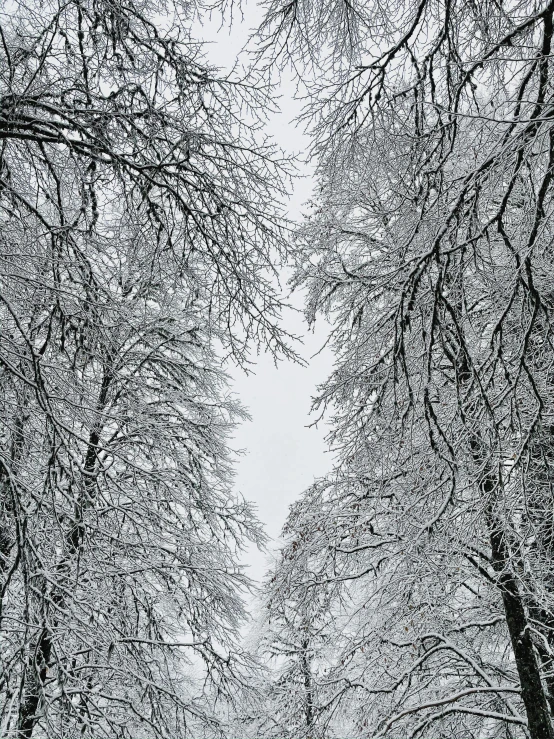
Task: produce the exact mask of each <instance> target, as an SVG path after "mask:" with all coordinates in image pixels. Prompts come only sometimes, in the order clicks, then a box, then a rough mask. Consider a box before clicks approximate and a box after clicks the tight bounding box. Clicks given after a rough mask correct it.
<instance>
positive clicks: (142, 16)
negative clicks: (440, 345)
mask: <svg viewBox="0 0 554 739" xmlns="http://www.w3.org/2000/svg"><path fill="white" fill-rule="evenodd" d="M185 10H186V9H185V7H184V6H181V5H179V4H173V5H170V4H164V5H163V6H161V5H158V4H156V3H151V2H147V1H145V2H143V1H141V2H134V0H130V1H129V2H124V1H120V0H69V2H64V3H59V2H57V1H56V0H46V2H41V3H38V2H34V0H31V2H19V0H16V2H14V3H11V4H10V6H9V7H6V8H4V10H3V11H1V12H2V16H1V18H0V21H1V22H0V138H1V151H0V283H1V291H0V383H1V387H2V392H1V398H0V404H1V407H0V495H1V500H0V524H1V530H0V573H1V574H0V576H1V590H0V595H1V600H0V641H1V649H0V651H1V654H2V657H1V659H2V668H1V670H0V726H1V727H2V728H1V730H0V733H2V736H15V737H18V738H20V739H25V738H29V737H31V736H38V735H48V736H49V737H58V736H59V737H62V736H63V737H67V736H77V735H79V736H84V737H95V739H97V738H98V737H102V736H104V737H110V738H113V737H121V738H122V739H123V738H124V737H133V738H136V737H137V736H141V737H145V736H152V737H154V736H156V737H158V736H159V737H167V736H179V737H184V736H194V737H195V738H196V737H200V736H204V735H214V734H221V733H222V732H223V728H222V722H221V713H222V712H221V710H218V709H216V708H215V704H216V703H217V702H219V704H221V705H223V704H225V703H229V702H231V703H232V701H233V700H234V696H235V695H236V693H237V691H238V690H239V689H241V687H242V686H243V685H244V683H245V681H246V680H248V679H250V678H249V675H250V674H251V672H252V670H253V669H254V664H253V662H252V661H251V660H250V658H249V657H248V655H246V654H245V653H244V651H243V650H242V649H241V648H240V646H239V641H238V630H239V627H240V625H241V623H242V622H243V620H244V618H245V611H244V607H243V603H242V597H241V594H242V593H243V592H244V590H245V589H246V588H248V587H249V581H248V578H246V577H245V575H244V573H243V572H242V569H241V567H240V566H239V564H238V559H237V558H238V554H239V552H240V550H241V548H242V547H243V546H244V544H245V542H247V541H255V542H260V541H261V539H262V535H261V532H260V529H259V525H258V523H257V521H256V519H255V516H254V515H253V512H252V510H251V508H250V507H249V505H248V504H247V503H246V502H244V501H242V500H241V499H240V498H238V497H237V496H235V495H234V493H233V492H232V488H231V482H232V470H231V457H230V452H229V447H228V435H229V432H230V430H231V428H232V426H233V424H234V423H235V422H236V420H237V419H240V418H241V417H243V416H244V412H243V411H242V410H241V408H240V406H239V405H238V404H237V403H236V401H235V400H234V399H233V398H232V397H231V396H230V395H229V393H228V390H227V377H226V375H225V373H224V371H223V366H224V361H223V360H224V356H229V355H230V356H232V357H233V358H234V359H235V361H237V362H239V363H242V364H243V365H245V364H246V363H247V362H248V348H249V346H251V345H252V344H253V343H254V344H256V343H257V344H259V345H260V344H261V345H264V346H267V347H268V348H269V350H270V351H272V352H274V353H278V352H284V353H288V352H289V349H288V347H287V346H286V344H285V337H284V335H283V333H282V332H281V331H280V329H279V328H278V327H277V323H276V321H277V317H278V313H279V308H280V302H279V299H278V297H277V295H276V291H275V288H274V287H273V284H274V283H273V278H272V274H273V272H274V270H275V264H276V263H277V261H278V259H279V255H282V254H283V238H282V235H283V230H282V229H283V223H282V221H281V220H280V217H279V207H278V197H279V192H280V188H281V185H280V182H281V179H280V177H281V167H280V165H279V163H275V162H274V160H273V159H272V152H271V150H270V149H269V148H267V147H265V146H259V145H257V144H256V141H255V127H256V123H255V113H256V109H257V107H258V106H259V105H261V104H262V103H263V100H264V91H263V90H259V89H257V88H256V87H255V86H253V85H251V84H249V83H245V82H240V81H233V80H231V79H221V78H219V77H218V76H217V74H216V72H215V71H214V70H211V69H209V68H208V67H206V65H205V64H204V63H203V62H202V60H201V58H200V57H199V52H198V45H197V44H195V43H194V42H193V41H192V40H191V39H189V38H188V37H187V35H186V31H185V29H186V27H187V13H186V12H185ZM190 10H191V11H192V9H190ZM187 12H188V11H187ZM245 120H246V121H254V123H252V126H253V128H251V129H249V128H248V126H247V125H246V124H245V123H244V122H243V121H245ZM271 203H275V205H271Z"/></svg>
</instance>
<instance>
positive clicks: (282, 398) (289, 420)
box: [194, 0, 332, 580]
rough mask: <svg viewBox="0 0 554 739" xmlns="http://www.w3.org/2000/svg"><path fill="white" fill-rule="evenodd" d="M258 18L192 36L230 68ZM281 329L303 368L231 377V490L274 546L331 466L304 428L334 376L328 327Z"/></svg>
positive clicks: (286, 98) (277, 122)
mask: <svg viewBox="0 0 554 739" xmlns="http://www.w3.org/2000/svg"><path fill="white" fill-rule="evenodd" d="M260 18H261V14H260V9H259V6H258V5H257V4H256V2H255V0H250V2H249V3H245V4H244V6H243V15H242V17H241V15H240V14H235V19H234V23H233V27H232V29H229V28H228V27H221V17H220V16H219V15H218V14H214V15H213V17H212V18H211V19H209V18H206V19H205V20H204V22H203V24H202V27H201V28H198V27H195V29H194V36H195V37H196V38H201V39H203V40H205V41H207V42H209V43H208V45H207V48H206V52H207V56H208V59H209V61H210V62H211V63H212V64H214V65H216V66H218V67H220V68H224V69H225V68H226V69H230V68H231V67H232V66H233V63H234V60H235V59H236V58H237V55H238V54H239V53H240V52H241V49H242V48H243V47H244V46H245V44H246V43H247V41H248V37H249V34H250V32H251V30H253V28H254V27H255V26H256V25H257V23H258V21H259V20H260ZM277 96H278V98H279V100H278V104H279V108H280V113H279V114H277V115H272V116H271V117H270V119H269V121H268V128H267V132H268V133H269V134H270V135H271V136H273V137H274V138H275V141H276V143H277V144H278V145H279V146H280V147H282V148H283V149H285V150H286V151H287V152H289V153H291V154H293V153H294V154H298V155H299V156H298V160H299V161H300V160H301V158H302V156H303V155H304V154H305V151H306V148H307V146H308V140H307V138H306V136H305V135H303V134H302V132H301V130H300V129H299V128H298V127H297V126H296V125H295V123H294V118H295V116H296V115H297V114H298V113H299V112H300V108H301V105H300V103H299V102H298V101H295V100H294V85H293V84H292V81H290V80H289V81H286V80H285V81H283V83H282V84H281V86H280V88H279V90H277V91H276V97H277ZM302 175H303V176H302V177H301V178H298V179H297V181H296V182H295V185H294V191H293V192H291V197H290V201H289V213H290V215H291V216H292V217H293V218H295V219H299V218H301V215H302V211H303V204H304V203H306V201H307V200H308V199H309V197H310V194H311V190H312V179H311V177H310V172H309V170H308V168H307V167H302ZM291 302H292V303H293V304H294V305H296V307H298V308H301V307H302V300H301V296H299V295H298V296H293V297H292V300H291ZM284 328H285V329H286V330H288V331H290V332H291V333H294V334H296V335H302V336H303V337H304V338H303V341H304V344H303V345H302V346H299V347H298V350H299V353H300V354H302V356H303V357H304V359H305V360H306V362H307V363H308V364H307V366H306V367H302V366H300V365H297V364H295V363H293V362H281V363H280V365H279V366H278V367H275V366H274V364H273V360H272V359H271V358H270V357H268V356H261V357H259V358H258V361H257V364H256V367H255V374H251V375H249V376H245V375H244V374H243V373H240V372H238V371H237V372H234V373H233V375H234V377H235V385H234V390H235V392H237V393H238V395H239V396H240V398H241V400H242V403H243V404H244V405H245V406H246V407H247V408H248V410H249V412H250V414H251V416H252V421H251V422H250V423H248V422H246V423H244V424H242V426H241V427H240V428H239V430H238V432H237V434H236V438H235V446H236V448H239V449H243V450H244V451H245V454H244V456H243V457H242V458H241V459H240V461H239V463H238V465H237V479H236V487H237V489H238V490H239V491H240V492H241V493H242V494H243V495H244V496H245V497H246V498H247V499H248V500H251V501H254V502H255V503H256V505H257V507H258V515H259V517H260V519H261V520H262V521H263V523H264V525H265V529H266V532H267V534H268V535H269V536H270V537H271V540H272V542H270V546H271V543H272V544H273V547H275V546H276V543H277V542H276V539H277V538H278V537H279V534H280V531H281V528H282V526H283V524H284V522H285V519H286V516H287V512H288V507H289V505H290V504H291V503H292V502H293V501H294V500H295V498H297V497H298V495H299V494H300V493H301V492H302V490H304V489H305V488H306V487H308V485H310V484H311V483H312V482H313V480H314V478H315V477H319V476H321V475H323V474H324V473H325V472H326V471H327V469H328V468H329V466H330V457H329V454H326V453H325V443H324V439H323V437H324V435H325V431H326V429H325V426H324V425H323V424H319V427H318V428H313V427H312V428H308V425H309V424H310V423H311V422H313V421H314V420H315V418H314V417H310V416H309V410H310V404H311V397H312V396H313V395H314V393H315V388H316V385H317V383H318V382H321V381H323V380H324V379H325V377H326V376H327V375H328V374H329V372H330V370H331V362H332V360H331V355H330V352H329V350H324V351H323V352H322V353H320V354H319V355H318V356H315V357H313V355H314V354H316V353H317V352H318V351H319V350H320V348H321V346H322V344H323V343H324V341H325V336H326V332H325V326H324V325H321V326H320V328H319V330H318V331H317V333H316V334H315V336H314V335H312V334H310V333H307V329H306V326H305V324H304V322H303V318H302V316H301V315H300V314H295V313H293V312H292V311H291V312H289V313H288V314H287V315H286V316H284ZM312 357H313V358H312ZM247 561H248V565H249V567H250V569H249V574H250V575H251V576H252V577H254V578H255V579H256V580H260V579H261V578H262V577H263V575H264V572H265V570H266V567H267V556H266V555H264V554H260V553H258V552H257V550H255V549H254V548H252V549H250V550H249V552H248V555H247Z"/></svg>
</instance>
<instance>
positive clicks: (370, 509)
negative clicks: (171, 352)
mask: <svg viewBox="0 0 554 739" xmlns="http://www.w3.org/2000/svg"><path fill="white" fill-rule="evenodd" d="M553 13H554V6H553V4H552V3H549V2H544V3H532V2H517V3H511V4H509V5H507V6H506V5H502V6H500V5H498V4H497V3H494V2H491V3H489V2H485V3H477V4H469V5H467V4H466V3H458V2H451V1H450V0H447V2H444V3H443V2H435V1H434V0H422V2H419V3H412V2H405V3H401V4H400V5H398V3H394V4H392V3H387V2H385V3H375V4H369V5H368V6H366V7H362V6H358V5H352V4H350V3H338V4H327V3H325V2H317V3H307V2H301V1H296V2H293V3H287V4H281V3H279V2H274V3H271V4H270V5H269V10H268V14H267V17H266V22H265V24H264V26H263V27H262V36H263V38H264V46H263V48H264V51H265V53H268V54H270V55H273V57H272V60H273V61H275V60H278V61H279V60H283V61H285V60H287V58H289V57H292V58H294V59H295V61H297V60H298V56H300V57H303V58H304V60H306V61H308V62H309V63H311V64H313V65H315V66H317V65H318V64H319V65H320V68H318V72H317V74H316V75H314V74H312V75H311V76H310V75H308V76H307V79H308V82H307V83H306V84H307V86H308V87H309V94H310V95H311V100H312V102H311V104H310V106H309V109H308V111H307V113H306V116H307V117H308V116H309V118H310V120H313V121H315V123H314V127H313V131H314V137H315V139H314V153H315V154H316V155H317V157H318V162H319V165H318V166H319V170H318V172H319V186H320V190H319V192H318V194H317V198H316V201H315V208H316V210H315V213H314V215H313V216H312V217H311V218H310V219H309V220H308V222H307V224H306V226H305V227H304V228H303V230H302V231H301V234H300V242H301V244H302V245H303V246H302V248H301V256H300V257H299V260H298V264H299V267H298V273H297V282H298V283H299V284H303V285H307V286H308V289H309V298H308V303H307V313H308V318H309V319H310V320H314V318H315V316H316V315H317V314H318V313H319V312H323V313H326V314H327V315H328V316H330V317H331V319H332V325H333V330H332V337H333V341H334V346H335V349H336V352H337V358H338V359H337V369H336V371H335V372H334V374H333V375H332V377H331V378H330V379H329V381H328V382H327V383H326V384H325V385H324V386H323V387H322V388H321V392H320V396H319V403H320V404H321V405H323V406H324V407H328V408H331V407H334V408H335V412H334V415H333V424H334V431H333V433H332V436H331V441H332V443H333V444H334V445H335V446H336V447H337V448H338V450H339V452H340V462H339V465H338V470H337V473H336V474H337V476H338V480H339V484H340V486H341V488H339V489H348V488H349V487H351V488H352V489H353V490H354V491H356V490H357V491H358V492H357V493H355V495H356V496H357V497H358V501H357V504H359V509H357V513H356V518H355V519H354V520H355V521H358V520H364V519H369V521H370V522H371V525H372V527H373V528H374V530H375V531H376V532H377V534H376V535H377V537H378V538H377V541H374V540H373V539H371V538H369V541H366V543H364V544H361V545H359V544H355V546H354V544H352V545H351V546H350V549H351V550H352V551H350V552H348V554H349V559H350V565H349V571H348V573H347V574H346V575H345V578H346V579H347V580H352V579H353V578H358V579H359V578H362V577H363V578H365V580H366V581H367V584H366V586H365V587H366V588H367V589H368V592H372V590H373V589H374V588H377V589H378V590H381V589H383V592H385V593H387V596H388V598H389V603H390V607H391V611H390V612H391V613H394V612H395V609H396V604H397V602H398V600H399V599H401V598H404V599H405V598H406V591H405V590H403V586H402V578H401V579H400V580H397V579H395V578H392V579H389V578H390V577H391V575H390V574H386V573H385V575H384V578H383V580H382V581H380V580H379V578H376V576H375V575H374V574H373V573H374V569H375V567H376V565H375V561H374V559H371V558H369V562H368V561H367V560H368V555H367V551H368V550H371V549H372V548H374V547H386V546H390V545H387V544H384V543H382V542H387V540H388V539H389V537H390V536H392V539H393V545H392V546H393V549H394V554H390V553H388V554H386V555H385V554H384V555H383V556H382V558H381V559H379V563H380V566H381V567H383V568H385V570H387V567H392V570H389V573H393V572H396V573H398V572H400V571H401V570H402V568H405V572H406V575H405V577H412V576H413V577H417V579H418V581H421V582H422V583H424V586H423V587H424V588H427V592H428V593H430V592H432V588H431V587H430V586H431V580H430V578H431V577H432V576H434V575H432V573H434V572H436V568H437V567H438V566H439V563H440V567H441V568H444V571H445V572H446V573H447V577H446V578H445V584H444V587H445V589H448V590H450V591H451V590H452V588H454V586H455V585H456V584H457V583H458V576H457V575H456V574H455V573H456V572H457V571H458V565H459V566H460V567H461V568H462V569H461V570H460V571H461V572H462V573H463V574H462V577H461V583H460V584H461V586H462V587H463V588H464V589H465V590H467V589H468V588H469V589H472V590H473V592H474V597H478V598H479V599H480V598H482V597H483V595H482V593H481V588H482V587H485V588H486V595H485V596H484V597H485V601H484V602H487V601H488V602H490V603H491V604H492V605H493V609H494V610H495V611H496V610H497V609H499V608H500V610H499V611H498V612H499V613H501V614H502V619H503V626H502V629H501V632H502V637H503V639H504V640H506V639H507V640H508V642H507V643H509V644H510V646H511V654H510V657H509V660H510V661H511V660H513V662H512V665H513V668H515V669H516V670H517V675H518V680H519V688H520V691H521V700H522V703H523V706H524V708H525V713H526V716H527V725H528V731H529V735H530V736H531V737H533V738H537V739H538V738H539V737H541V739H542V738H546V737H548V738H551V737H552V736H553V733H554V729H553V726H552V716H551V708H550V707H549V704H550V706H552V705H554V701H553V698H554V692H553V684H552V671H551V664H552V652H551V638H552V636H551V635H552V608H553V603H552V589H551V582H552V570H553V563H552V558H551V555H550V538H549V533H548V532H549V521H550V513H549V511H550V509H551V504H552V493H551V483H550V472H549V468H550V443H551V440H550V436H551V420H550V419H551V416H552V412H553V411H552V408H553V405H552V388H551V379H552V375H551V366H552V315H553V313H552V311H553V307H554V306H553V304H552V290H551V285H552V153H553V148H552V142H553V134H554V132H553V128H552V100H553V96H552V92H553V88H552V80H551V75H552V64H551V58H550V57H551V44H552V19H553ZM324 21H325V22H324ZM322 52H325V53H322ZM310 79H313V80H316V81H315V82H314V83H313V84H312V83H310V82H309V80H310ZM368 491H369V492H368ZM348 494H349V495H350V496H351V495H352V493H350V492H349V493H348ZM335 496H336V498H337V499H339V500H342V499H343V498H342V497H341V496H339V495H338V493H335ZM340 510H341V509H339V508H338V507H337V508H336V509H335V513H336V515H337V516H338V515H339V511H340ZM358 511H359V512H358ZM539 521H540V523H539ZM384 523H386V524H387V525H386V527H385V526H384ZM353 525H354V524H353V523H351V525H350V527H351V528H352V527H353ZM349 536H351V535H350V534H349ZM340 546H342V545H341V544H339V542H337V540H336V538H334V536H333V537H329V538H328V539H327V542H326V547H327V548H328V550H329V549H330V552H331V553H334V552H337V551H339V547H340ZM359 546H361V547H362V549H361V550H360V549H358V547H359ZM321 551H322V556H323V552H324V549H323V547H322V550H321ZM385 551H387V550H386V549H385ZM360 552H365V554H364V555H363V556H362V554H361V553H360ZM341 553H342V552H341ZM343 554H344V553H343ZM330 556H334V554H329V555H327V557H330ZM358 557H360V558H362V561H363V566H362V564H361V563H360V567H359V569H357V565H358V562H359V560H358ZM395 558H399V560H398V561H397V562H396V563H395V562H394V559H395ZM344 559H346V557H344ZM458 560H460V561H458ZM462 561H465V563H466V564H465V567H467V566H468V565H471V568H472V569H470V570H469V571H468V572H467V573H466V572H464V571H463V567H462V564H461V563H462ZM416 565H417V566H416ZM345 567H346V565H345ZM399 568H400V569H399ZM471 572H472V574H470V573H471ZM416 573H417V574H416ZM370 574H371V577H370ZM333 577H336V575H333ZM475 577H478V578H479V580H480V582H481V583H482V584H481V585H480V586H479V588H477V589H476V588H475V584H474V583H472V580H473V578H475ZM408 592H409V591H408ZM394 593H396V594H397V595H393V594H394ZM475 594H476V595H475ZM447 595H448V597H447V598H446V599H445V598H443V597H441V598H438V597H437V595H436V594H435V595H434V596H433V598H432V599H431V603H432V607H431V608H427V609H425V610H424V611H423V612H422V615H421V616H420V618H422V619H423V618H425V620H426V622H427V625H432V626H433V628H434V624H437V623H441V622H442V623H444V619H445V611H447V610H448V609H452V608H453V606H452V602H453V599H454V600H455V599H456V597H457V596H456V594H455V593H453V592H449V593H447ZM467 597H469V596H467ZM481 602H483V601H481ZM462 607H463V608H465V607H466V600H465V598H464V599H462V600H461V601H459V603H458V607H457V608H454V609H453V610H452V613H453V614H454V623H453V625H454V626H456V624H457V622H458V621H459V620H460V610H461V608H462ZM402 618H403V616H402V612H400V613H398V612H396V616H395V621H396V624H401V623H402ZM495 619H496V615H494V617H493V620H495ZM495 623H496V621H495ZM491 626H492V624H491ZM391 629H392V627H391ZM423 632H424V633H431V630H430V629H428V628H426V627H423ZM432 633H435V632H434V631H433V632H432ZM443 637H444V632H443V631H442V632H439V635H438V636H435V640H436V639H439V642H440V640H442V639H443ZM475 641H476V640H475V639H474V640H473V642H474V643H475ZM477 641H478V640H477ZM426 643H427V644H428V645H430V644H431V646H430V647H426V646H425V644H426ZM422 645H423V648H424V650H425V652H426V653H428V652H432V651H433V650H436V649H438V648H439V646H440V644H439V643H438V642H437V643H435V642H429V641H427V642H422ZM392 646H394V645H392ZM406 646H407V645H404V644H401V643H399V642H398V641H397V643H396V646H395V650H394V651H395V652H396V653H397V654H399V653H402V650H403V649H405V648H406ZM474 648H475V647H474V646H472V649H474ZM441 649H442V648H441ZM503 649H504V648H503V646H502V639H501V641H500V643H499V645H498V648H497V649H496V650H494V652H493V654H492V655H491V653H490V650H489V648H488V646H486V645H481V646H480V647H479V651H478V655H479V660H483V659H485V657H486V663H487V665H488V666H489V667H490V665H491V663H492V664H494V663H496V664H497V665H499V664H500V663H499V662H498V657H499V656H500V655H502V654H503ZM426 659H427V657H426ZM513 668H512V669H513ZM435 669H436V665H434V670H435ZM495 669H501V670H503V671H504V672H505V670H506V667H505V666H502V665H500V667H498V668H495ZM449 670H450V668H449V666H448V665H445V666H444V667H442V668H441V669H438V670H436V672H435V671H433V672H431V673H430V674H429V676H428V678H427V679H428V680H429V683H428V685H431V686H432V687H433V689H434V691H435V693H436V695H435V697H434V698H433V699H432V700H428V701H427V703H426V702H425V701H424V700H423V701H419V702H418V703H417V705H416V704H415V703H414V705H413V706H412V704H411V703H410V701H411V700H412V697H413V696H410V697H407V696H404V697H403V698H402V704H401V707H402V706H404V707H405V712H404V714H403V716H400V718H401V719H402V720H403V721H406V720H408V719H409V720H412V718H413V720H414V721H417V720H418V719H416V718H415V717H416V716H417V714H418V713H419V714H420V715H423V716H425V718H424V719H423V720H422V721H421V723H419V724H414V726H413V732H414V734H417V733H421V732H423V731H426V730H427V729H428V730H429V732H430V735H431V732H432V735H433V736H436V731H437V730H438V731H444V732H445V733H448V732H451V731H452V729H451V728H447V727H446V726H445V724H444V720H445V717H446V716H447V714H448V720H450V718H451V717H452V715H455V716H457V718H458V724H457V726H458V729H457V730H458V731H459V732H462V731H463V730H464V729H463V727H462V724H461V723H460V721H461V720H462V719H463V716H464V714H468V713H471V712H473V715H476V716H479V715H480V716H481V719H482V721H481V728H478V727H471V728H470V730H471V731H472V732H475V735H477V733H478V732H479V731H485V730H487V731H488V730H490V728H489V729H487V727H486V726H484V728H483V722H486V721H489V723H490V721H492V720H499V721H501V722H503V723H504V724H506V723H507V722H510V721H512V718H510V715H511V716H512V717H515V716H516V715H517V706H516V707H515V709H514V711H512V710H511V709H508V710H507V713H505V714H504V715H501V712H500V711H499V710H497V709H492V708H491V705H490V703H489V704H487V701H488V698H487V697H486V696H484V692H485V691H483V690H482V689H481V686H478V685H473V687H471V688H470V690H471V698H468V696H469V695H470V693H468V692H467V690H466V689H465V688H464V691H461V690H460V691H458V692H456V691H455V692H454V693H451V694H450V695H442V697H440V698H439V694H440V693H441V692H442V690H443V688H444V686H445V685H446V683H447V680H448V679H450V674H451V673H450V671H449ZM401 674H404V673H401ZM499 674H501V673H499ZM410 675H412V673H411V672H410ZM346 677H348V675H346ZM480 679H481V678H479V680H480ZM410 680H412V678H411V677H410ZM395 684H396V683H395ZM410 684H411V683H410ZM511 685H512V683H511V679H510V681H509V683H508V685H507V686H506V690H507V691H508V692H511V690H512V689H513V688H512V687H511ZM372 686H373V687H372V688H371V690H373V691H374V692H373V693H371V691H369V697H368V698H367V701H368V704H369V711H370V722H372V723H370V726H371V729H370V730H368V735H374V734H375V730H376V729H377V731H382V732H384V733H386V732H387V731H389V730H393V729H394V728H395V722H396V721H398V720H399V718H398V716H399V714H398V713H394V712H392V713H390V712H389V714H388V717H387V716H382V714H381V712H380V711H379V710H378V709H379V708H380V706H378V703H377V699H376V698H372V697H371V695H375V691H379V690H381V689H383V690H385V692H386V691H388V690H389V686H387V685H385V684H384V681H383V680H381V681H378V682H377V685H375V684H374V683H372ZM489 689H490V690H491V691H492V692H495V691H498V690H499V687H498V685H496V684H495V685H489ZM418 690H420V688H417V690H416V692H417V691H418ZM476 696H480V704H479V705H478V706H474V705H473V706H468V700H472V701H473V700H475V699H476ZM482 700H485V704H487V705H485V704H483V703H482ZM433 701H434V704H433ZM504 702H505V701H504ZM439 707H441V708H440V710H435V712H434V714H433V715H431V714H430V712H429V711H430V708H435V709H439ZM373 710H376V711H377V718H372V715H371V711H373ZM386 710H387V711H388V710H389V709H388V708H387V709H386ZM395 716H396V718H394V717H395ZM487 717H488V718H487ZM393 718H394V721H393ZM514 720H515V721H516V722H517V721H519V720H520V719H517V718H515V719H514ZM431 727H432V728H431ZM441 727H442V728H441ZM495 731H497V729H495ZM448 735H450V736H451V735H452V734H451V733H448Z"/></svg>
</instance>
